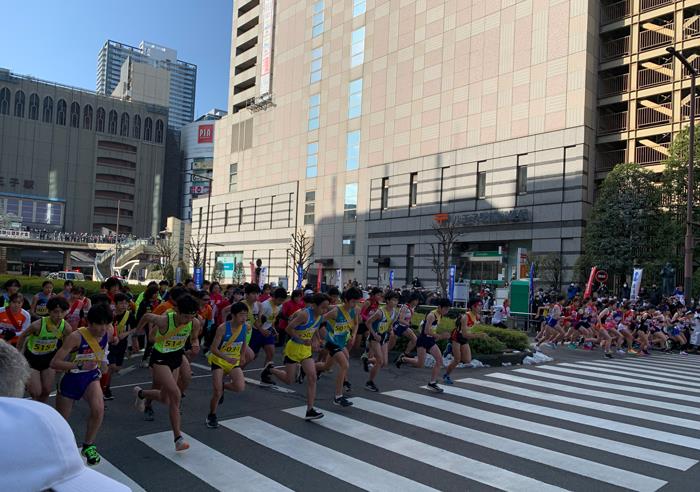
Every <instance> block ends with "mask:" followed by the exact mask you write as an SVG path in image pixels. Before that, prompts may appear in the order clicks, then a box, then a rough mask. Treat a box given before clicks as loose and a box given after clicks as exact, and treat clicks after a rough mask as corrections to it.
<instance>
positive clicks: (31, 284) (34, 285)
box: [0, 275, 146, 296]
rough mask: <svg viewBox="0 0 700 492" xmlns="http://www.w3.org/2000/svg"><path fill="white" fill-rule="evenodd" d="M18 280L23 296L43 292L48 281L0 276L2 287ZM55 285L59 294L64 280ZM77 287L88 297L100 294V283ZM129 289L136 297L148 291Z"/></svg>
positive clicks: (141, 287)
mask: <svg viewBox="0 0 700 492" xmlns="http://www.w3.org/2000/svg"><path fill="white" fill-rule="evenodd" d="M13 278H16V279H17V280H19V283H20V284H22V288H21V289H20V290H21V292H22V293H23V294H26V295H34V294H36V293H37V292H39V291H40V290H41V284H42V283H43V282H44V281H45V280H49V279H46V278H45V277H28V276H26V275H0V287H1V286H2V285H4V284H5V282H7V281H8V280H10V279H13ZM51 281H52V282H53V285H54V292H59V291H60V290H61V288H62V287H63V280H61V279H51ZM73 283H74V284H75V285H79V286H81V287H84V288H85V292H86V293H87V295H88V296H91V295H93V294H97V293H99V292H100V282H92V281H88V280H84V281H82V282H81V281H78V280H76V281H74V282H73ZM129 289H130V290H131V293H132V294H133V295H134V296H137V295H139V294H140V293H141V292H143V291H144V290H146V286H145V285H139V284H129Z"/></svg>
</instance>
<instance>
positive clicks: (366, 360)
mask: <svg viewBox="0 0 700 492" xmlns="http://www.w3.org/2000/svg"><path fill="white" fill-rule="evenodd" d="M360 359H362V368H363V369H364V370H365V372H369V357H368V356H367V352H365V353H364V354H362V356H361V357H360Z"/></svg>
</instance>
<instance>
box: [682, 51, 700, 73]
mask: <svg viewBox="0 0 700 492" xmlns="http://www.w3.org/2000/svg"><path fill="white" fill-rule="evenodd" d="M688 58H690V57H688ZM690 65H691V66H692V67H693V68H694V69H695V70H698V71H700V54H699V55H698V56H696V57H695V58H693V59H692V60H690ZM683 77H690V72H688V69H687V68H685V66H684V67H683Z"/></svg>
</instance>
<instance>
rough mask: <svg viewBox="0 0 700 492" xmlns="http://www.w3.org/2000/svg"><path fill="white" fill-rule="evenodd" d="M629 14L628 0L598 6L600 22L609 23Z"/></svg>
mask: <svg viewBox="0 0 700 492" xmlns="http://www.w3.org/2000/svg"><path fill="white" fill-rule="evenodd" d="M629 15H630V2H629V0H622V1H621V2H615V3H611V4H609V5H601V6H600V23H601V24H609V23H611V22H615V21H617V20H620V19H624V18H625V17H629Z"/></svg>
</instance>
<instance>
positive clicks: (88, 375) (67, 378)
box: [58, 369, 102, 401]
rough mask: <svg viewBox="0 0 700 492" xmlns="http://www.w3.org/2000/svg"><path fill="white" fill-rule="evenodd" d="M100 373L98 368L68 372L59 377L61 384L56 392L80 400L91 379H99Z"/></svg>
mask: <svg viewBox="0 0 700 492" xmlns="http://www.w3.org/2000/svg"><path fill="white" fill-rule="evenodd" d="M100 377H102V373H101V372H100V370H99V369H93V370H92V371H87V372H69V373H67V374H65V375H64V376H63V379H61V386H60V387H59V389H58V392H59V393H60V394H61V396H65V397H66V398H70V399H71V400H76V401H77V400H80V399H82V398H83V396H84V395H85V391H86V390H87V389H88V386H90V383H92V382H93V381H99V380H100Z"/></svg>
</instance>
